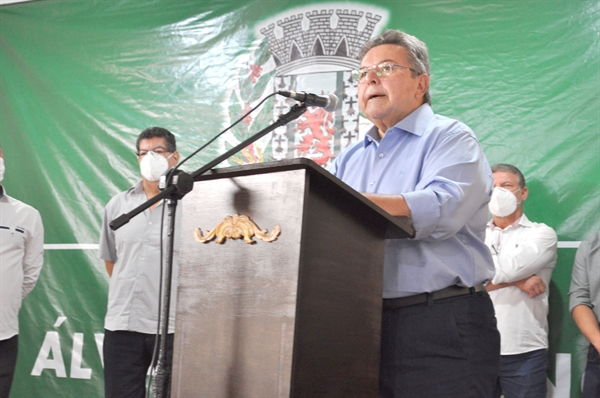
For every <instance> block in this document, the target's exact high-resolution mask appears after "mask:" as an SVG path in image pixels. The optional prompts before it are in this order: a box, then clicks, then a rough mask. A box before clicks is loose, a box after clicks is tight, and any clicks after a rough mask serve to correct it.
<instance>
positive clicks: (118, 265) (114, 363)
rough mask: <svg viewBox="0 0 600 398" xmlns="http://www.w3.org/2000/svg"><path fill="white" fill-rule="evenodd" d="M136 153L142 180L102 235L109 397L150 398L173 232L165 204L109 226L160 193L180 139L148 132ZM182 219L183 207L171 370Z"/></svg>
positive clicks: (121, 200) (119, 198) (122, 198)
mask: <svg viewBox="0 0 600 398" xmlns="http://www.w3.org/2000/svg"><path fill="white" fill-rule="evenodd" d="M136 149H137V152H136V154H137V156H138V163H139V165H140V171H141V174H142V180H141V181H139V182H138V183H137V184H136V185H135V186H133V187H132V188H129V189H128V190H127V191H124V192H121V193H119V194H117V195H116V196H115V197H113V198H112V199H111V200H110V201H109V202H108V204H107V205H106V208H105V211H104V218H103V221H102V231H101V234H100V245H99V253H98V256H99V257H100V258H101V259H103V260H104V262H105V265H106V271H107V272H108V275H109V276H110V284H109V288H108V310H107V313H106V318H105V323H104V328H105V334H104V347H103V350H104V385H105V396H106V397H140V398H143V397H145V396H146V393H145V383H146V374H147V372H148V367H149V366H150V363H151V360H152V355H153V349H154V345H155V341H156V340H158V339H157V337H158V336H157V331H158V327H159V325H158V317H159V300H160V298H161V291H160V284H161V282H162V281H161V275H162V274H161V265H163V262H162V261H161V254H165V255H166V253H163V251H162V250H161V244H162V242H165V243H166V242H167V239H168V237H167V233H166V231H167V228H164V230H162V231H161V225H162V218H163V214H164V216H165V217H164V224H165V227H166V224H167V217H166V215H167V211H166V209H165V208H164V207H165V206H166V204H165V203H163V201H159V202H157V203H155V204H153V205H152V206H151V207H150V208H148V209H146V210H144V212H142V213H140V214H138V215H136V216H135V217H133V218H132V219H131V220H130V221H129V222H128V223H127V224H125V225H123V226H122V227H121V228H119V229H117V230H116V231H113V230H111V229H110V227H109V224H110V222H111V221H112V220H114V219H115V218H117V217H119V216H120V215H122V214H125V213H128V212H130V211H131V210H133V209H135V208H136V207H138V206H140V205H141V204H143V203H145V202H146V201H147V200H148V199H151V198H153V197H154V196H156V195H157V194H158V193H159V192H160V190H159V188H158V183H159V179H160V176H161V175H162V174H163V173H164V172H165V171H167V170H168V169H169V168H172V167H174V166H175V165H176V164H177V162H178V161H179V153H178V152H177V150H176V146H175V136H174V135H173V134H172V133H171V132H169V131H168V130H166V129H164V128H161V127H151V128H148V129H146V130H144V131H143V132H142V133H141V134H140V135H139V136H138V139H137V143H136ZM180 219H181V207H180V206H178V207H177V214H176V225H175V231H176V233H175V244H174V245H173V250H174V253H173V279H172V281H173V284H172V290H171V294H172V298H171V305H170V317H169V336H168V338H167V342H166V343H167V344H166V347H167V368H168V369H170V368H171V363H172V355H173V333H174V329H175V307H176V300H175V298H176V297H177V284H176V281H177V274H178V272H177V271H178V268H177V258H178V253H179V243H178V240H179V233H178V231H179V229H180ZM161 233H162V240H161ZM164 247H166V245H165V246H164ZM167 374H170V371H167ZM168 386H169V383H168V382H167V383H165V387H167V388H166V389H165V391H168Z"/></svg>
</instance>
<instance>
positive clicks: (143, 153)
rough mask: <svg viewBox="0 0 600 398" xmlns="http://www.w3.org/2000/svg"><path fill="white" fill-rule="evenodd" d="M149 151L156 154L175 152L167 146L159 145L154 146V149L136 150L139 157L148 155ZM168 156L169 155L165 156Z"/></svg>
mask: <svg viewBox="0 0 600 398" xmlns="http://www.w3.org/2000/svg"><path fill="white" fill-rule="evenodd" d="M148 152H154V153H156V154H159V155H162V156H165V155H164V154H165V153H171V154H172V153H173V151H169V150H168V149H167V148H165V147H164V146H157V147H156V148H152V149H142V150H140V151H136V152H135V155H136V156H137V157H138V158H143V157H144V156H146V155H147V154H148ZM165 157H167V156H165Z"/></svg>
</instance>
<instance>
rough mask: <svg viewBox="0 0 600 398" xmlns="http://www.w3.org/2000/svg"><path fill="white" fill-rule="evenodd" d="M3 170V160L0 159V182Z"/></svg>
mask: <svg viewBox="0 0 600 398" xmlns="http://www.w3.org/2000/svg"><path fill="white" fill-rule="evenodd" d="M4 170H6V168H5V167H4V158H0V182H1V181H2V180H4Z"/></svg>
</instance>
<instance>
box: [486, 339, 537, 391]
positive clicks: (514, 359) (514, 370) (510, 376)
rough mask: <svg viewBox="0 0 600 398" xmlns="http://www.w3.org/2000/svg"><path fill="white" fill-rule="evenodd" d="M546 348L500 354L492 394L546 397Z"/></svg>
mask: <svg viewBox="0 0 600 398" xmlns="http://www.w3.org/2000/svg"><path fill="white" fill-rule="evenodd" d="M547 376H548V350H546V349H541V350H535V351H531V352H526V353H524V354H517V355H502V356H501V357H500V375H499V377H498V381H497V382H496V392H495V393H494V396H495V397H497V398H500V397H501V396H502V395H504V398H546V391H547V388H546V378H547Z"/></svg>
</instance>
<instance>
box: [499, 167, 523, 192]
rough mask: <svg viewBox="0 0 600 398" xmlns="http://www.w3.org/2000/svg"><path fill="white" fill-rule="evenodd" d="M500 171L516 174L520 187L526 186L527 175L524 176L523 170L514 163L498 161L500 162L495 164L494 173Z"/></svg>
mask: <svg viewBox="0 0 600 398" xmlns="http://www.w3.org/2000/svg"><path fill="white" fill-rule="evenodd" d="M498 171H501V172H505V173H512V174H514V175H516V176H517V182H518V183H519V188H521V189H523V188H525V187H526V184H525V177H524V176H523V173H521V170H519V169H518V168H516V167H515V166H513V165H512V164H507V163H498V164H495V165H493V166H492V173H496V172H498Z"/></svg>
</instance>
